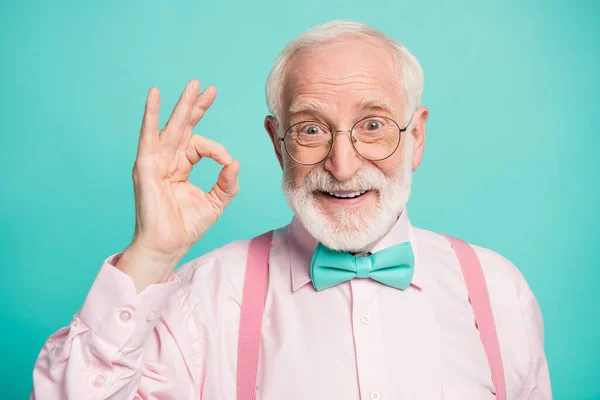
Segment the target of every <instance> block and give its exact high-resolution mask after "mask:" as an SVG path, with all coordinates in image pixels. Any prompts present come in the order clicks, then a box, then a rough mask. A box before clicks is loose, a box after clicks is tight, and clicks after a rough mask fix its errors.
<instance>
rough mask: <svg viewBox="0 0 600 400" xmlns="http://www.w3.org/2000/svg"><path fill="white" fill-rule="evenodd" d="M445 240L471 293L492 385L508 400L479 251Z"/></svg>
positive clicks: (457, 241)
mask: <svg viewBox="0 0 600 400" xmlns="http://www.w3.org/2000/svg"><path fill="white" fill-rule="evenodd" d="M444 236H445V235H444ZM445 237H446V239H448V241H449V242H450V245H451V246H452V248H453V249H454V252H455V253H456V256H457V257H458V262H459V263H460V268H461V269H462V273H463V276H464V279H465V284H466V286H467V292H468V293H469V301H470V302H471V306H472V307H473V314H475V323H476V324H477V329H479V335H480V336H481V342H482V343H483V348H484V349H485V354H486V356H487V359H488V363H489V365H490V370H491V372H492V382H493V383H494V387H495V388H496V399H497V400H506V383H505V380H504V367H503V366H502V355H501V353H500V344H499V342H498V335H497V333H496V325H495V323H494V316H493V314H492V306H491V304H490V298H489V295H488V289H487V285H486V283H485V276H484V275H483V270H482V269H481V264H480V263H479V259H478V258H477V254H475V250H473V248H472V247H471V246H470V245H469V244H468V243H466V242H464V241H462V240H460V239H456V238H453V237H450V236H445Z"/></svg>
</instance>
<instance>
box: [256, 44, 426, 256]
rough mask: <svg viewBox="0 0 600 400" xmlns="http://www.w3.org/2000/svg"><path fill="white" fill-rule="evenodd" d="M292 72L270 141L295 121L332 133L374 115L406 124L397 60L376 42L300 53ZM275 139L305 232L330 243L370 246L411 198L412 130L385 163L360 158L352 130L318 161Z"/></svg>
mask: <svg viewBox="0 0 600 400" xmlns="http://www.w3.org/2000/svg"><path fill="white" fill-rule="evenodd" d="M286 71H287V75H286V76H287V78H286V81H285V82H284V90H283V91H284V94H283V98H282V109H283V110H284V111H283V114H284V115H282V116H281V120H280V121H278V124H279V126H278V128H273V121H271V127H270V128H269V125H270V123H269V121H267V122H266V126H267V130H269V131H270V133H271V136H272V138H273V130H277V135H279V136H280V137H282V136H283V135H284V133H285V130H286V129H287V128H288V127H289V126H291V125H293V124H295V123H297V122H301V121H307V120H310V121H320V122H322V123H323V124H326V125H328V126H330V127H331V128H332V129H333V130H334V131H336V130H349V129H350V128H351V127H352V126H353V125H354V124H355V123H356V122H357V121H359V120H361V119H363V118H367V117H372V116H381V117H387V118H391V119H393V120H395V121H396V122H397V123H398V125H399V126H400V127H401V128H403V127H405V126H406V124H407V123H408V119H407V118H405V117H404V115H405V108H404V104H405V102H404V90H403V88H402V82H401V80H400V77H399V75H398V72H397V69H396V65H395V63H394V60H393V58H392V56H391V54H390V53H389V51H388V50H387V49H386V48H384V47H383V44H381V43H379V42H377V41H374V40H373V41H370V40H364V39H344V40H339V41H336V42H332V43H329V44H320V45H318V46H316V47H314V48H312V49H308V50H303V51H301V52H299V53H298V54H296V55H294V56H293V57H292V59H291V60H290V62H289V63H288V65H287V67H286ZM425 118H426V112H425ZM414 122H415V121H413V123H414ZM412 126H413V125H412V124H411V126H410V127H409V130H408V131H409V132H410V130H411V128H412ZM423 128H424V121H423ZM274 139H275V140H274V142H276V143H275V145H276V150H277V147H279V151H278V156H279V157H280V161H282V163H283V168H284V182H283V189H284V192H285V194H286V198H287V199H288V202H289V203H290V206H291V207H292V209H293V210H294V212H295V214H296V215H297V217H298V218H300V220H301V221H302V223H303V225H304V226H305V227H306V228H307V230H309V232H310V233H311V234H312V235H313V236H314V237H315V238H316V239H317V240H319V241H321V242H322V243H324V244H325V245H327V246H328V247H331V248H334V249H340V250H346V251H362V250H368V248H369V247H370V246H372V245H373V244H374V243H375V242H376V241H378V240H379V239H380V238H381V237H382V236H384V235H385V233H387V231H388V230H389V228H390V227H391V226H392V225H393V223H394V222H395V221H396V219H397V217H398V215H399V214H400V212H401V211H402V209H403V207H404V205H405V203H406V202H407V201H408V196H409V193H410V172H411V169H412V168H413V163H412V158H413V157H412V155H413V149H414V144H415V141H414V140H413V138H412V137H411V136H410V134H408V133H407V134H404V133H403V134H402V140H401V142H400V146H399V147H398V149H397V150H396V151H395V152H394V153H393V154H392V156H390V157H389V158H387V159H385V160H381V161H369V160H367V159H365V158H363V157H361V156H360V155H359V154H358V153H357V152H356V151H355V150H354V147H353V146H352V143H351V141H350V138H349V134H348V133H339V134H337V135H336V136H335V139H334V142H333V149H332V150H331V153H330V154H329V155H328V157H327V158H326V159H325V160H324V161H323V162H321V163H319V164H317V165H312V166H304V165H300V164H298V163H296V162H295V161H294V160H292V159H291V158H290V157H289V156H288V154H287V153H286V152H285V150H284V149H282V148H281V147H280V143H281V142H278V141H276V138H274ZM419 160H420V154H419ZM348 196H350V197H348Z"/></svg>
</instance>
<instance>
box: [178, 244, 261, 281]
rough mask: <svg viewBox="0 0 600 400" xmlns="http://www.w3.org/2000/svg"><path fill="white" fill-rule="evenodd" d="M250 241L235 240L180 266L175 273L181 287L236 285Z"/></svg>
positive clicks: (243, 267) (242, 269) (241, 272)
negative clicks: (212, 284) (213, 284)
mask: <svg viewBox="0 0 600 400" xmlns="http://www.w3.org/2000/svg"><path fill="white" fill-rule="evenodd" d="M249 245H250V240H236V241H233V242H230V243H228V244H226V245H224V246H222V247H219V248H217V249H214V250H212V251H209V252H208V253H205V254H203V255H202V256H200V257H197V258H195V259H193V260H191V261H188V262H186V263H184V264H183V265H181V266H180V267H179V268H178V269H177V270H176V272H175V274H176V275H177V276H178V277H179V278H180V281H181V284H182V286H190V285H193V286H197V285H209V284H211V283H214V282H222V283H225V282H228V283H237V281H239V280H240V278H241V277H243V273H244V270H245V266H246V260H247V254H248V247H249Z"/></svg>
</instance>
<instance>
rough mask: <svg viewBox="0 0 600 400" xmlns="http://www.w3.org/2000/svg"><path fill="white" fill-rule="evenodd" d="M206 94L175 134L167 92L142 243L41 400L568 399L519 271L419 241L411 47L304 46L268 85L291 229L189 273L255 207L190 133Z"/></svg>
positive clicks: (341, 42)
mask: <svg viewBox="0 0 600 400" xmlns="http://www.w3.org/2000/svg"><path fill="white" fill-rule="evenodd" d="M199 89H200V84H199V82H198V81H196V80H192V81H190V82H189V84H188V85H187V87H186V89H185V91H184V92H183V94H182V96H181V99H180V100H179V102H178V104H177V105H176V107H175V109H174V111H173V113H172V115H171V117H170V119H169V121H168V122H167V124H166V126H165V127H164V128H163V129H162V130H160V129H159V121H158V111H159V103H160V100H159V92H158V90H157V89H156V88H152V89H150V91H149V93H148V98H147V102H146V110H145V114H144V119H143V124H142V128H141V134H140V139H139V148H138V155H137V160H136V162H135V165H134V168H133V181H134V185H135V197H136V217H137V218H136V227H135V235H134V239H133V241H132V243H131V245H130V246H128V247H127V248H126V249H125V250H124V251H123V252H122V253H118V254H115V255H113V256H110V257H108V258H107V259H106V260H105V262H104V264H103V265H102V267H101V269H100V272H99V274H98V276H97V278H96V280H95V282H94V284H93V286H92V288H91V290H90V292H89V294H88V296H87V299H86V301H85V303H84V304H83V307H82V309H81V310H80V312H79V313H78V314H77V315H76V316H75V317H74V319H73V321H72V322H71V325H70V326H69V327H67V328H63V329H61V330H59V331H58V332H57V333H56V334H54V335H53V336H51V337H50V338H49V339H48V341H47V343H46V344H45V346H44V348H43V350H42V352H41V354H40V356H39V359H38V360H37V363H36V365H35V368H34V393H33V394H32V397H35V398H38V399H132V398H133V399H177V400H184V399H209V400H212V399H235V398H238V399H254V398H258V399H271V400H281V399H289V400H293V399H372V400H377V399H428V400H430V399H493V398H498V399H523V400H525V399H550V398H551V389H550V379H549V374H548V367H547V362H546V357H545V354H544V347H543V336H544V335H543V325H542V318H541V314H540V310H539V307H538V304H537V302H536V300H535V298H534V296H533V294H532V292H531V290H530V289H529V286H528V285H527V283H526V281H525V279H524V278H523V276H522V275H521V274H520V273H519V271H518V270H517V269H516V268H515V267H514V266H513V265H512V264H511V263H510V262H509V261H507V260H506V259H504V258H502V257H501V256H500V255H498V254H495V253H494V252H492V251H490V250H486V249H483V248H480V247H477V246H470V245H468V244H466V243H464V242H462V241H460V240H458V239H453V238H450V237H445V236H443V235H440V234H437V233H433V232H430V231H426V230H422V229H417V228H415V227H413V226H411V224H410V222H409V219H408V215H407V211H406V203H407V201H408V199H409V193H410V187H411V173H412V171H414V170H416V169H417V167H418V166H419V164H420V163H421V158H422V154H423V148H424V144H425V125H426V121H427V117H428V110H427V108H426V107H423V106H421V105H420V101H421V94H422V91H423V73H422V70H421V68H420V66H419V63H418V62H417V60H416V59H415V57H414V56H413V55H411V53H409V52H408V50H407V49H406V48H405V47H403V46H402V45H400V44H399V43H397V42H395V41H394V40H392V39H390V38H388V37H386V36H385V35H383V34H382V33H380V32H378V31H377V30H375V29H373V28H371V27H369V26H366V25H363V24H359V23H354V22H347V21H334V22H330V23H328V24H325V25H322V26H319V27H317V28H314V29H312V30H310V31H308V32H306V33H304V34H302V35H300V36H299V37H297V38H295V39H294V40H293V41H292V42H291V43H290V44H289V45H288V46H287V47H286V48H285V49H284V50H283V51H282V53H281V54H280V56H279V58H278V59H277V61H276V63H275V65H274V67H273V70H272V71H271V74H270V75H269V78H268V82H267V91H266V93H267V102H268V105H269V109H270V111H271V113H272V116H267V117H266V119H265V124H264V125H265V128H266V130H267V132H268V134H269V137H270V139H271V141H272V142H273V147H274V149H275V154H276V155H277V158H278V160H279V164H280V165H281V167H282V169H283V175H284V178H283V190H284V192H285V196H286V198H287V200H288V202H289V205H290V207H291V208H292V209H293V211H294V215H295V216H294V218H293V220H292V221H291V223H290V224H289V226H286V227H284V228H280V229H277V230H275V231H273V232H271V233H267V234H265V235H261V236H260V237H258V238H255V239H254V240H252V241H236V242H233V243H231V244H229V245H227V246H224V247H222V248H220V249H217V250H215V251H212V252H210V253H208V254H206V255H204V256H202V257H200V258H198V259H196V260H193V261H191V262H189V263H187V264H185V265H183V266H182V267H181V268H180V269H178V271H177V272H176V273H173V270H174V268H175V266H176V265H177V263H178V262H179V261H180V260H181V258H182V257H183V256H184V255H185V254H186V252H187V251H188V250H189V249H190V247H191V246H192V245H193V244H194V243H195V242H196V241H198V240H199V239H200V238H201V237H202V236H203V235H204V234H205V233H206V231H207V230H208V229H209V228H210V226H211V225H212V224H213V223H215V221H216V220H217V219H218V218H219V216H220V215H221V213H222V212H223V210H224V209H225V208H226V206H227V205H228V204H229V203H230V201H231V200H232V198H233V197H234V195H235V194H236V192H237V191H238V180H237V175H238V170H239V164H238V163H237V162H236V161H234V160H233V159H232V158H231V156H230V155H229V154H228V153H227V151H226V150H225V148H224V147H223V146H221V145H219V144H218V143H215V142H213V141H211V140H208V139H206V138H204V137H202V136H199V135H196V134H193V133H192V129H193V128H194V127H195V126H196V124H197V123H198V122H199V121H200V119H201V118H202V116H203V115H204V113H205V112H206V110H207V109H208V108H209V107H210V105H211V103H212V102H213V100H214V99H215V96H216V90H215V88H214V87H208V88H206V89H205V90H204V91H203V92H201V93H200V94H199ZM159 130H160V133H159ZM203 157H209V158H212V159H214V160H216V161H217V162H218V163H220V164H222V165H223V169H222V170H221V172H220V174H219V177H218V181H217V183H216V184H215V186H214V187H213V188H212V190H211V191H210V192H208V193H204V192H202V191H201V190H200V189H198V188H197V187H195V186H193V185H192V184H191V183H190V182H189V181H188V176H189V173H190V171H191V170H192V167H193V165H195V164H196V163H197V162H198V161H199V160H200V159H201V158H203ZM240 222H243V221H240Z"/></svg>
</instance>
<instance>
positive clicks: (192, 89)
mask: <svg viewBox="0 0 600 400" xmlns="http://www.w3.org/2000/svg"><path fill="white" fill-rule="evenodd" d="M199 89H200V83H199V82H198V81H197V80H192V81H190V82H189V83H188V85H187V87H186V88H185V90H184V92H183V93H182V95H181V98H180V99H179V102H178V103H177V105H176V106H175V109H174V110H173V113H172V114H171V117H170V118H169V121H168V122H167V124H166V125H165V127H164V128H163V129H162V131H161V132H160V133H159V120H158V114H159V109H160V93H159V91H158V89H157V88H154V87H153V88H151V89H150V91H149V92H148V98H147V100H146V111H145V113H144V119H143V123H142V129H141V133H140V139H139V145H138V153H137V159H136V161H135V164H134V167H133V173H132V175H133V182H134V188H135V204H136V224H135V234H134V239H133V242H132V244H131V245H130V246H129V247H128V248H127V249H126V250H125V251H124V253H123V255H122V256H121V258H120V259H119V260H118V262H117V268H119V269H121V270H122V271H124V272H126V273H128V274H129V275H131V276H132V277H133V279H134V282H135V283H136V287H137V289H138V291H141V290H143V288H145V287H146V286H148V285H149V284H152V283H159V282H165V281H166V280H167V279H168V277H169V275H170V273H171V272H172V270H173V269H174V268H175V266H176V265H177V263H178V262H179V261H180V260H181V258H182V257H183V256H184V255H185V254H186V253H187V251H188V250H189V249H190V248H191V247H192V245H193V244H194V243H196V242H197V241H198V240H199V239H200V238H201V237H202V236H203V235H204V234H205V233H206V231H207V230H208V229H209V228H210V227H211V226H212V225H213V224H214V223H215V222H216V221H217V219H218V218H219V217H220V215H221V213H222V212H223V210H224V209H225V207H227V205H228V204H229V203H230V202H231V200H232V198H233V197H234V196H235V194H236V193H237V192H238V189H239V182H238V172H239V163H238V162H237V161H234V160H233V159H232V158H231V156H230V155H229V153H228V152H227V150H226V149H225V147H223V146H222V145H220V144H219V143H216V142H214V141H212V140H210V139H207V138H204V137H202V136H199V135H195V134H192V129H193V128H194V126H196V124H197V123H198V122H199V121H200V119H202V116H203V115H204V113H205V112H206V110H207V109H208V108H209V107H210V105H211V104H212V103H213V101H214V99H215V97H216V94H217V91H216V88H215V87H213V86H209V87H208V88H206V89H205V90H204V91H203V92H202V93H201V94H200V95H198V91H199ZM203 157H208V158H212V159H213V160H215V161H216V162H218V163H219V164H221V165H223V169H222V170H221V172H220V173H219V177H218V179H217V182H216V184H215V185H214V186H213V187H212V189H211V190H210V192H208V193H204V192H203V191H202V190H201V189H199V188H198V187H196V186H194V185H192V184H191V183H190V182H189V181H188V177H189V174H190V172H191V171H192V168H193V166H194V165H195V164H196V163H198V161H200V160H201V159H202V158H203Z"/></svg>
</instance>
